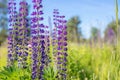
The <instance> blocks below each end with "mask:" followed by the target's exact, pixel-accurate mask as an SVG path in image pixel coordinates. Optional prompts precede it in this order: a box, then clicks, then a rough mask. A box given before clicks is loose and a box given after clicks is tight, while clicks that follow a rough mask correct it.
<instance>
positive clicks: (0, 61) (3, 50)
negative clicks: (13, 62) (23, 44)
mask: <svg viewBox="0 0 120 80" xmlns="http://www.w3.org/2000/svg"><path fill="white" fill-rule="evenodd" d="M6 63H7V46H2V47H0V68H1V67H3V66H6Z"/></svg>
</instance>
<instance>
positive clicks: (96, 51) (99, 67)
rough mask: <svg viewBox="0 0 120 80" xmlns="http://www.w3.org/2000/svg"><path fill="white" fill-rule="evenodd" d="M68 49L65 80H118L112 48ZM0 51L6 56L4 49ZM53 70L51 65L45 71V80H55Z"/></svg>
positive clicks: (117, 61)
mask: <svg viewBox="0 0 120 80" xmlns="http://www.w3.org/2000/svg"><path fill="white" fill-rule="evenodd" d="M119 47H120V46H119ZM68 48H69V49H68V50H69V51H68V53H69V54H68V55H69V56H68V63H67V69H68V71H67V75H68V76H67V80H120V57H119V55H117V56H116V50H115V48H114V47H113V46H110V45H109V46H108V45H104V46H102V47H99V46H96V45H94V46H92V47H91V46H90V45H88V44H87V45H85V44H84V45H77V44H72V43H70V44H69V46H68ZM1 49H2V52H3V53H4V54H6V52H5V51H6V49H5V48H1ZM4 54H2V59H1V63H2V64H1V66H5V63H6V62H5V61H6V56H5V55H4ZM3 55H4V56H3ZM53 69H54V68H53V66H52V64H51V65H50V66H49V67H48V69H47V70H46V71H45V76H44V77H45V78H46V80H56V79H55V72H54V70H53ZM18 72H19V71H16V72H15V73H16V74H17V73H18ZM27 74H28V73H27ZM21 75H24V73H22V74H21ZM28 75H29V76H30V75H31V74H30V73H29V74H28ZM18 80H19V79H18Z"/></svg>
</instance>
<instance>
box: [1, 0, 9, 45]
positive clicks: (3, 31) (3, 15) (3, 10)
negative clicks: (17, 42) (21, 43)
mask: <svg viewBox="0 0 120 80" xmlns="http://www.w3.org/2000/svg"><path fill="white" fill-rule="evenodd" d="M6 15H7V0H0V45H1V44H2V42H4V41H5V39H6V37H7V28H8V26H7V16H6Z"/></svg>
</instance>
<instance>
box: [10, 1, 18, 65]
mask: <svg viewBox="0 0 120 80" xmlns="http://www.w3.org/2000/svg"><path fill="white" fill-rule="evenodd" d="M8 13H9V35H8V66H11V65H13V64H14V61H15V44H14V43H15V40H14V26H15V21H16V17H17V16H16V3H15V1H13V0H9V2H8Z"/></svg>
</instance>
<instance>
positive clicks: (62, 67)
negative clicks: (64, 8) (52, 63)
mask: <svg viewBox="0 0 120 80" xmlns="http://www.w3.org/2000/svg"><path fill="white" fill-rule="evenodd" d="M53 13H54V15H53V16H54V26H55V27H56V31H55V32H57V41H56V42H57V51H56V52H55V57H57V59H56V65H57V70H58V75H57V78H58V79H62V80H66V71H67V68H66V64H67V26H66V22H67V21H66V20H64V18H65V16H59V12H58V10H57V9H54V12H53Z"/></svg>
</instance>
